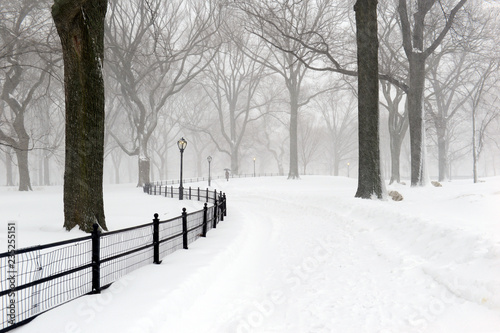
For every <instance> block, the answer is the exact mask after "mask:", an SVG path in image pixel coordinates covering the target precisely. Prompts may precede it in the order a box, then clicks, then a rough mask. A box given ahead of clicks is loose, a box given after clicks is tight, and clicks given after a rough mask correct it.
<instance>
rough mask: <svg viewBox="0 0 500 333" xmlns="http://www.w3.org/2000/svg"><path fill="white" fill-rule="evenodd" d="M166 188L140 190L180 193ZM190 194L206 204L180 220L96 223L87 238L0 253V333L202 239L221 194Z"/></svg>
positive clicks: (220, 213) (219, 214)
mask: <svg viewBox="0 0 500 333" xmlns="http://www.w3.org/2000/svg"><path fill="white" fill-rule="evenodd" d="M165 189H166V187H165ZM165 189H164V190H163V192H162V191H161V186H155V185H153V184H148V185H146V186H144V192H146V193H148V194H152V195H154V194H157V195H164V196H169V195H168V194H172V195H171V197H173V196H174V195H178V194H179V192H178V191H177V190H176V191H174V190H173V189H170V191H169V193H167V192H168V191H165ZM166 193H167V194H166ZM195 193H196V194H197V195H196V196H195V195H192V190H191V189H188V190H187V191H186V194H185V195H186V199H187V198H189V199H191V198H193V200H194V199H197V200H198V201H202V200H205V204H204V208H203V209H202V210H199V211H196V212H192V213H187V212H186V209H185V208H183V210H182V214H181V215H180V216H178V217H174V218H171V219H168V220H164V221H160V220H159V219H158V214H154V219H153V222H152V223H147V224H143V225H139V226H136V227H131V228H126V229H121V230H116V231H111V232H101V231H100V230H98V226H97V224H95V225H94V231H93V232H92V233H91V235H89V236H86V237H81V238H76V239H71V240H67V241H62V242H57V243H51V244H45V245H38V246H33V247H29V248H25V249H17V250H14V251H10V252H5V253H0V303H1V313H0V332H7V331H9V330H11V329H14V328H16V327H18V326H20V325H23V324H25V323H27V322H29V321H31V320H32V319H34V318H35V317H36V316H38V315H40V314H42V313H44V312H46V311H48V310H50V309H52V308H54V307H57V306H59V305H61V304H64V303H66V302H69V301H71V300H74V299H75V298H78V297H81V296H83V295H88V294H93V293H100V291H101V290H102V289H104V288H107V287H109V286H110V285H111V284H112V283H113V282H114V281H116V280H118V279H119V278H121V277H122V276H124V275H126V274H128V273H130V272H131V271H133V270H135V269H137V268H140V267H142V266H145V265H148V264H151V263H154V264H160V263H161V260H160V259H161V258H163V257H165V256H167V255H168V254H170V253H173V252H175V251H176V250H178V249H188V246H189V244H191V243H192V242H194V241H195V240H197V239H198V238H199V237H206V234H207V232H208V231H209V230H210V229H212V228H216V227H217V224H218V223H219V221H223V220H224V216H225V215H226V196H225V194H223V193H220V194H219V193H217V191H209V190H208V189H207V190H206V191H205V190H203V191H200V189H197V190H196V191H195ZM207 203H210V204H213V205H211V206H208V205H207ZM13 262H15V265H12V263H13ZM13 267H15V269H13ZM14 281H15V283H12V282H14Z"/></svg>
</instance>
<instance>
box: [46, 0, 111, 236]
mask: <svg viewBox="0 0 500 333" xmlns="http://www.w3.org/2000/svg"><path fill="white" fill-rule="evenodd" d="M106 9H107V0H55V1H54V5H53V6H52V17H53V19H54V22H55V25H56V28H57V32H58V34H59V37H60V39H61V44H62V50H63V58H64V88H65V104H66V156H65V157H66V160H65V172H64V227H65V228H66V230H71V229H73V228H74V227H75V226H79V228H80V229H81V230H83V231H85V232H91V230H92V225H93V223H94V222H98V223H99V225H100V227H101V228H102V229H104V230H107V227H106V222H105V218H104V203H103V189H102V181H103V160H104V115H105V112H104V105H105V103H104V82H103V77H102V61H103V57H104V18H105V15H106Z"/></svg>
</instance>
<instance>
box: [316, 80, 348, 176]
mask: <svg viewBox="0 0 500 333" xmlns="http://www.w3.org/2000/svg"><path fill="white" fill-rule="evenodd" d="M313 107H316V108H317V109H318V110H319V111H320V112H321V115H322V119H323V122H324V124H325V125H326V137H327V138H328V139H327V150H328V154H329V155H331V161H332V162H331V163H332V168H331V169H332V171H333V175H334V176H338V175H339V170H340V165H341V163H342V162H345V161H348V160H349V158H352V155H353V153H355V152H356V148H357V133H356V131H357V121H356V120H357V117H356V116H357V114H356V112H357V108H356V107H357V103H356V99H355V96H353V94H352V93H351V91H350V89H349V90H348V89H343V88H341V87H339V89H338V90H335V91H331V92H328V93H326V94H324V95H322V96H320V97H319V98H317V99H316V100H315V101H314V104H313Z"/></svg>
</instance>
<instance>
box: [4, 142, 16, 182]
mask: <svg viewBox="0 0 500 333" xmlns="http://www.w3.org/2000/svg"><path fill="white" fill-rule="evenodd" d="M10 151H11V149H10V148H7V149H6V150H5V168H6V172H7V174H6V176H7V181H6V183H5V185H7V186H14V181H13V179H12V155H11V154H10Z"/></svg>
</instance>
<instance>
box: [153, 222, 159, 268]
mask: <svg viewBox="0 0 500 333" xmlns="http://www.w3.org/2000/svg"><path fill="white" fill-rule="evenodd" d="M154 216H155V218H154V219H153V253H154V254H153V262H154V263H155V264H157V265H159V264H161V260H160V219H159V218H158V213H155V215H154Z"/></svg>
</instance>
